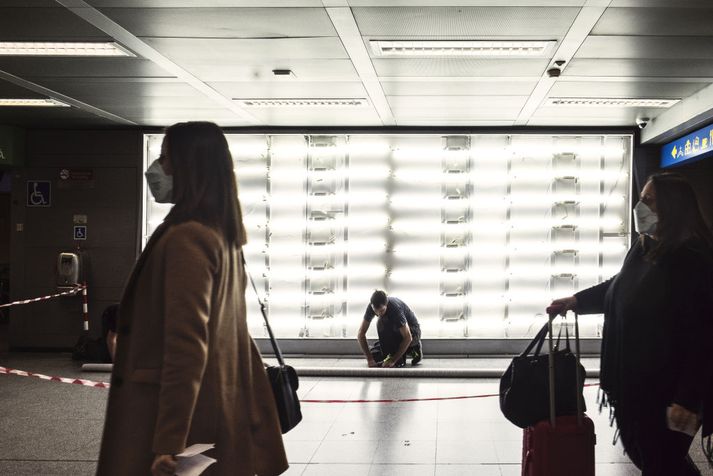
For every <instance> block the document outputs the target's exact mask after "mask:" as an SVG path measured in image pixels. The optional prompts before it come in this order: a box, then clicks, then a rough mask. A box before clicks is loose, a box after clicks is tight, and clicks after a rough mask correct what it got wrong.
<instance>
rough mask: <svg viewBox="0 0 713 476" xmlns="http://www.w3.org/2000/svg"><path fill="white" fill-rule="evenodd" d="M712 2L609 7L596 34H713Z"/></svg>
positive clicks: (598, 25) (594, 33) (600, 20)
mask: <svg viewBox="0 0 713 476" xmlns="http://www.w3.org/2000/svg"><path fill="white" fill-rule="evenodd" d="M711 19H713V6H709V8H707V9H701V8H607V10H606V11H605V12H604V14H603V15H602V17H601V18H600V19H599V22H598V23H597V24H596V25H595V27H594V29H593V30H592V34H593V35H621V36H625V35H629V36H637V35H649V36H668V35H672V36H713V21H711Z"/></svg>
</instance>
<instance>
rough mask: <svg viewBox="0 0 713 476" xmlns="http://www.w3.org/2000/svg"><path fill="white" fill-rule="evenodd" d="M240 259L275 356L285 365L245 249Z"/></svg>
mask: <svg viewBox="0 0 713 476" xmlns="http://www.w3.org/2000/svg"><path fill="white" fill-rule="evenodd" d="M240 259H241V260H242V262H243V268H244V269H245V274H247V275H248V278H249V279H250V284H251V285H252V287H253V291H255V297H256V298H257V302H258V303H259V304H260V312H262V317H263V319H265V327H267V333H268V334H269V336H270V342H271V343H272V350H274V351H275V357H277V363H278V364H280V367H284V366H285V360H284V359H283V358H282V352H280V347H279V346H278V345H277V340H275V335H274V334H273V333H272V327H270V321H268V320H267V313H266V312H265V303H263V302H262V299H260V294H259V293H258V292H257V286H255V281H254V280H253V276H252V274H250V271H249V270H248V263H247V262H246V261H245V254H243V250H242V249H241V250H240Z"/></svg>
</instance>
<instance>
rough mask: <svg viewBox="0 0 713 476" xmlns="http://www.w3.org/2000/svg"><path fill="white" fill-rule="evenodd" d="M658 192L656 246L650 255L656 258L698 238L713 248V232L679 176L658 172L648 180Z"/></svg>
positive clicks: (684, 180)
mask: <svg viewBox="0 0 713 476" xmlns="http://www.w3.org/2000/svg"><path fill="white" fill-rule="evenodd" d="M649 181H650V182H651V184H652V185H653V187H654V191H655V193H656V214H657V215H658V224H657V225H656V238H657V242H658V244H657V246H656V247H655V248H653V249H652V250H651V251H650V252H649V253H648V257H649V258H650V259H656V258H657V257H659V256H663V255H665V254H666V253H667V252H669V251H671V250H674V249H676V248H678V247H679V246H681V245H682V244H683V243H684V242H686V241H687V240H689V239H690V238H696V239H698V240H700V241H702V242H704V243H705V244H706V246H707V247H708V249H709V251H710V250H711V249H713V233H711V229H710V227H709V225H708V224H707V223H706V221H705V219H704V218H703V213H701V208H700V205H699V203H698V199H697V197H696V192H695V191H694V190H693V187H692V186H691V184H690V183H689V182H688V180H686V178H685V177H683V176H682V175H680V174H677V173H672V172H663V173H656V174H653V175H651V176H650V177H649Z"/></svg>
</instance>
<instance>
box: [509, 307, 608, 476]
mask: <svg viewBox="0 0 713 476" xmlns="http://www.w3.org/2000/svg"><path fill="white" fill-rule="evenodd" d="M556 316H557V314H556V313H555V314H554V315H552V314H550V318H549V338H548V342H549V347H550V359H549V390H550V391H549V393H550V419H549V420H544V421H541V422H538V423H537V424H535V425H534V426H531V427H528V428H525V430H523V438H522V476H594V445H595V444H596V436H595V434H594V423H593V422H592V420H591V419H589V417H587V415H585V414H584V412H583V411H582V401H581V398H580V394H579V390H578V389H575V391H577V415H576V416H560V417H555V400H554V398H555V391H554V388H555V380H554V372H553V368H554V359H553V357H552V355H553V354H552V321H553V320H554V318H555V317H556ZM574 330H575V344H576V351H577V361H578V363H579V355H580V354H579V323H578V320H577V315H576V314H575V316H574ZM576 369H577V373H579V365H577V366H576ZM578 381H579V375H577V378H576V379H575V382H578Z"/></svg>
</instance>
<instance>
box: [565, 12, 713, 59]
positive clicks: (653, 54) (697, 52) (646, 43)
mask: <svg viewBox="0 0 713 476" xmlns="http://www.w3.org/2000/svg"><path fill="white" fill-rule="evenodd" d="M711 21H713V19H712V20H711ZM575 58H632V59H640V58H660V59H668V58H671V59H678V58H690V59H713V37H685V36H684V37H664V36H652V37H648V38H646V39H642V38H641V37H636V36H590V37H588V38H587V39H586V40H585V41H584V43H583V44H582V46H581V47H580V48H579V50H578V51H577V54H576V55H575Z"/></svg>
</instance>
